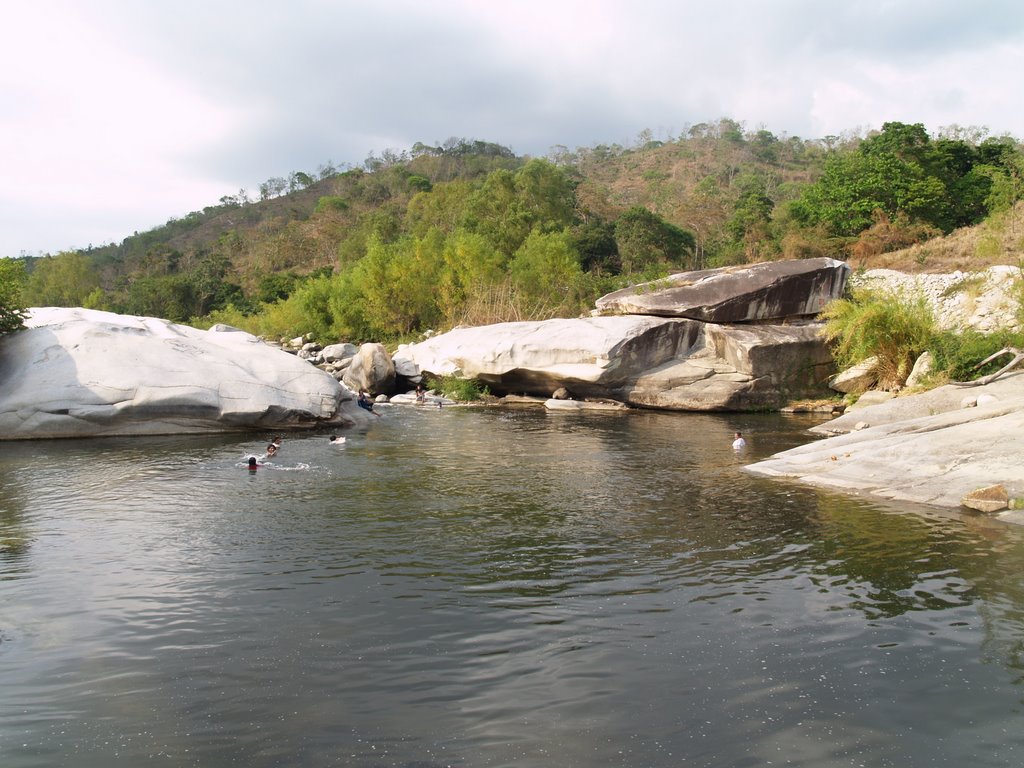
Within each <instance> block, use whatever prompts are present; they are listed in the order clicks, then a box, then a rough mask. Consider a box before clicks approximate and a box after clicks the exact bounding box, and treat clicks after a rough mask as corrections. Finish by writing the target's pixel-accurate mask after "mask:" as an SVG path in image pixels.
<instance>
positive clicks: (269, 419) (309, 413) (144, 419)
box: [0, 307, 363, 440]
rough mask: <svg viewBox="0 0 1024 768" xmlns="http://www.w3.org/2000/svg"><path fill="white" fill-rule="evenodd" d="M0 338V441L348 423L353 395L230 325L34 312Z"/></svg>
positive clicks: (354, 413)
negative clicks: (203, 328)
mask: <svg viewBox="0 0 1024 768" xmlns="http://www.w3.org/2000/svg"><path fill="white" fill-rule="evenodd" d="M26 326H27V330H24V331H20V332H18V333H14V334H11V335H8V336H4V337H3V338H0V439H6V440H17V439H28V438H39V437H88V436H98V435H142V434H175V433H193V432H216V431H233V430H242V429H250V428H260V429H281V428H298V427H309V426H313V425H315V424H318V423H321V422H330V423H341V424H346V423H347V424H352V423H360V422H361V421H363V416H362V415H361V412H360V411H359V408H357V407H356V406H355V404H354V402H352V393H351V392H349V391H348V390H346V389H345V388H344V387H342V386H341V385H340V384H339V383H338V382H337V381H335V380H334V379H333V378H332V377H331V376H330V375H328V374H326V373H324V372H323V371H321V370H319V369H317V368H315V367H314V366H312V365H310V364H309V363H307V362H305V361H303V360H300V359H298V358H297V357H295V356H294V355H290V354H288V353H286V352H283V351H281V350H280V349H276V348H274V347H271V346H269V345H267V344H264V343H263V342H262V341H260V340H259V339H257V338H256V337H255V336H252V335H250V334H248V333H244V332H242V331H238V330H235V329H225V328H224V327H221V328H219V329H218V330H210V331H200V330H197V329H195V328H191V327H188V326H184V325H177V324H175V323H171V322H168V321H167V320H160V319H156V318H151V317H133V316H127V315H118V314H114V313H111V312H100V311H97V310H88V309H67V308H55V307H46V308H35V309H32V310H30V313H29V317H28V319H27V322H26Z"/></svg>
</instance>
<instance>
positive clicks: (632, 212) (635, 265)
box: [615, 206, 696, 274]
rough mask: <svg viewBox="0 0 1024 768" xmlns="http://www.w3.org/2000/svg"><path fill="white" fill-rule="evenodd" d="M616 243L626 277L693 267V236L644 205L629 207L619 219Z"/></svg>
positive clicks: (616, 226) (616, 223) (616, 228)
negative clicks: (661, 270) (634, 274)
mask: <svg viewBox="0 0 1024 768" xmlns="http://www.w3.org/2000/svg"><path fill="white" fill-rule="evenodd" d="M615 242H616V244H617V245H618V249H619V256H620V257H621V258H622V271H623V272H625V273H627V274H628V273H638V272H643V271H645V270H648V269H651V268H655V269H692V268H693V258H694V248H695V245H696V240H695V239H694V237H693V235H692V234H690V233H689V232H687V231H686V230H684V229H680V228H679V227H677V226H675V225H674V224H670V223H669V222H667V221H665V220H664V219H662V218H661V217H660V216H658V215H657V214H656V213H652V212H651V211H649V210H647V209H646V208H644V207H642V206H634V207H633V208H630V209H629V210H628V211H626V212H625V213H624V214H622V215H621V216H620V217H619V218H618V219H617V220H616V222H615Z"/></svg>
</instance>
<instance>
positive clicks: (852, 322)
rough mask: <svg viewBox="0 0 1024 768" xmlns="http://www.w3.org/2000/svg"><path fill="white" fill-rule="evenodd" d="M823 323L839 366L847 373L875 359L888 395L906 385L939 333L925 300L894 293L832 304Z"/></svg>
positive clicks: (860, 293)
mask: <svg viewBox="0 0 1024 768" xmlns="http://www.w3.org/2000/svg"><path fill="white" fill-rule="evenodd" d="M821 317H822V319H824V320H825V338H826V339H827V340H828V342H829V344H830V345H831V347H832V354H833V356H834V357H835V359H836V363H837V364H838V365H839V366H840V367H842V368H847V367H849V366H851V365H856V364H857V363H859V362H862V361H864V360H867V359H868V358H870V357H875V358H876V359H877V361H878V363H877V366H876V372H877V374H878V383H879V385H880V386H881V387H882V388H883V389H894V388H897V387H899V386H902V385H903V383H904V382H905V381H906V379H907V376H908V375H909V374H910V371H911V369H912V368H913V365H914V361H915V360H916V359H917V356H918V355H920V354H921V353H922V352H924V351H925V350H926V349H928V347H929V345H930V343H931V342H932V340H933V339H934V338H935V334H936V328H937V325H936V321H935V316H934V315H933V314H932V311H931V308H930V307H929V306H928V303H927V302H926V301H925V299H924V297H923V296H906V295H903V294H898V293H892V292H888V291H871V290H866V289H859V290H855V291H853V292H852V293H851V295H850V297H849V298H844V299H837V300H836V301H833V302H831V303H830V304H829V305H828V306H826V307H825V309H824V310H823V311H822V313H821Z"/></svg>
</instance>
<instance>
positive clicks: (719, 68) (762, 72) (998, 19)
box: [0, 0, 1024, 256]
mask: <svg viewBox="0 0 1024 768" xmlns="http://www.w3.org/2000/svg"><path fill="white" fill-rule="evenodd" d="M9 6H10V7H8V8H6V9H5V14H4V16H5V20H6V21H7V23H6V24H5V26H4V29H3V31H0V96H2V98H0V147H2V153H3V155H2V158H3V162H2V168H3V170H2V176H0V178H2V180H3V183H2V184H0V255H5V256H13V255H17V254H19V253H22V252H27V253H31V254H35V253H40V252H50V253H54V252H58V251H60V250H64V249H68V248H79V247H86V246H88V245H90V244H91V245H101V244H104V243H109V242H120V241H121V240H122V239H124V238H125V237H127V236H129V235H131V234H132V233H133V232H135V231H143V230H146V229H151V228H152V227H155V226H158V225H160V224H162V223H164V222H165V221H166V220H167V219H168V218H171V217H178V216H182V215H185V214H187V213H188V212H190V211H193V210H199V209H201V208H203V207H205V206H207V205H213V204H216V202H217V201H218V200H219V198H220V197H221V196H223V195H228V194H234V193H236V192H238V190H239V189H242V188H244V189H247V190H249V191H250V193H252V194H255V190H256V189H257V188H258V186H259V184H260V183H261V182H262V181H265V180H266V179H267V178H269V177H272V176H286V175H288V173H290V172H292V171H296V170H302V171H307V172H313V171H315V170H316V169H317V167H318V166H319V165H321V164H322V163H324V162H326V161H328V160H330V161H333V162H334V163H336V164H339V165H340V164H351V165H359V164H360V163H362V161H363V160H364V159H365V158H366V157H367V156H368V155H370V154H371V153H374V154H379V153H380V152H382V151H383V150H385V149H394V150H403V149H408V148H409V147H411V146H412V145H413V144H414V143H415V142H417V141H422V142H424V143H431V144H433V143H441V142H443V141H444V140H445V139H447V138H449V137H453V136H454V137H465V138H473V139H481V140H485V141H492V142H496V143H499V144H503V145H506V146H509V147H511V148H512V149H513V150H514V151H515V152H516V153H518V154H530V155H537V156H539V155H544V154H546V153H547V152H548V151H549V150H550V149H551V148H552V147H555V146H558V145H563V146H567V147H570V148H577V147H586V146H593V145H595V144H601V143H606V144H611V143H619V144H624V145H629V144H630V143H632V142H633V141H635V139H636V137H637V136H638V135H639V134H640V132H641V131H644V130H651V131H653V133H654V135H655V136H657V137H659V138H666V137H668V136H677V135H679V133H680V132H682V131H683V130H685V129H686V127H687V126H690V125H693V124H696V123H700V122H713V121H716V120H718V119H719V118H722V117H728V118H731V119H734V120H737V121H739V122H740V123H742V124H743V125H744V126H745V127H747V128H748V129H750V130H754V129H757V128H760V127H764V128H766V129H768V130H770V131H772V132H773V133H775V134H777V135H780V136H782V135H786V136H799V137H802V138H807V139H815V138H821V137H824V136H827V135H836V134H842V133H849V132H863V131H867V130H872V129H877V128H880V127H881V125H882V123H884V122H886V121H889V120H900V121H904V122H914V123H923V124H924V125H925V127H926V128H927V129H928V130H929V131H931V132H932V133H936V132H938V131H939V130H940V129H942V128H944V127H947V126H950V125H961V126H984V127H986V128H987V129H988V130H989V131H990V133H991V134H992V135H1000V134H1010V135H1012V136H1015V137H1018V138H1020V137H1022V136H1024V103H1022V102H1021V100H1020V99H1018V98H1017V82H1016V81H1017V78H1018V73H1020V72H1021V71H1024V5H1022V4H1020V3H1017V2H1015V1H1011V0H980V1H979V2H977V3H974V4H972V5H969V6H968V5H965V4H963V3H960V2H954V1H953V0H930V1H929V0H902V1H901V2H895V1H894V0H866V2H863V3H857V4H835V3H821V2H818V1H816V0H778V1H776V2H756V3H755V2H737V1H736V0H731V1H728V0H727V2H723V3H718V4H714V5H713V6H711V5H708V4H705V3H697V2H691V1H690V0H676V2H671V1H670V0H647V1H646V2H643V1H641V2H637V3H625V2H612V1H611V0H596V1H594V2H580V1H578V0H566V1H564V2H558V1H557V0H548V2H540V0H520V1H519V2H514V3H503V4H497V3H490V2H470V1H469V0H437V1H436V2H431V3H423V2H415V0H393V1H392V2H389V3H386V4H385V3H378V4H369V3H357V2H352V1H349V0H344V1H339V2H331V1H329V0H295V2H291V3H287V4H285V3H271V2H260V1H255V2H240V1H239V0H222V1H218V0H206V1H204V2H199V1H198V0H180V1H179V2H176V3H173V4H170V3H134V2H129V1H128V0H84V1H83V2H80V3H79V2H72V1H71V0H41V2H39V3H36V4H31V5H29V4H14V3H13V2H11V3H9Z"/></svg>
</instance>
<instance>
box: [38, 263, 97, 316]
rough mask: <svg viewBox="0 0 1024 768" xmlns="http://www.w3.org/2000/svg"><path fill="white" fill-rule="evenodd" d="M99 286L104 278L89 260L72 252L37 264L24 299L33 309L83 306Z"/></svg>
mask: <svg viewBox="0 0 1024 768" xmlns="http://www.w3.org/2000/svg"><path fill="white" fill-rule="evenodd" d="M99 287H100V277H99V274H97V272H96V270H95V269H94V268H93V265H92V262H91V261H90V260H89V257H88V256H86V255H84V254H82V253H77V252H74V251H68V252H66V253H61V254H58V255H56V256H45V257H43V258H42V259H38V260H37V261H36V262H35V264H34V265H33V268H32V272H31V274H30V275H29V276H28V282H27V283H26V284H25V289H24V299H25V302H26V303H27V304H28V305H29V306H32V307H81V306H83V305H84V304H85V300H86V297H87V296H89V294H91V293H92V292H93V291H94V290H96V289H97V288H99Z"/></svg>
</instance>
